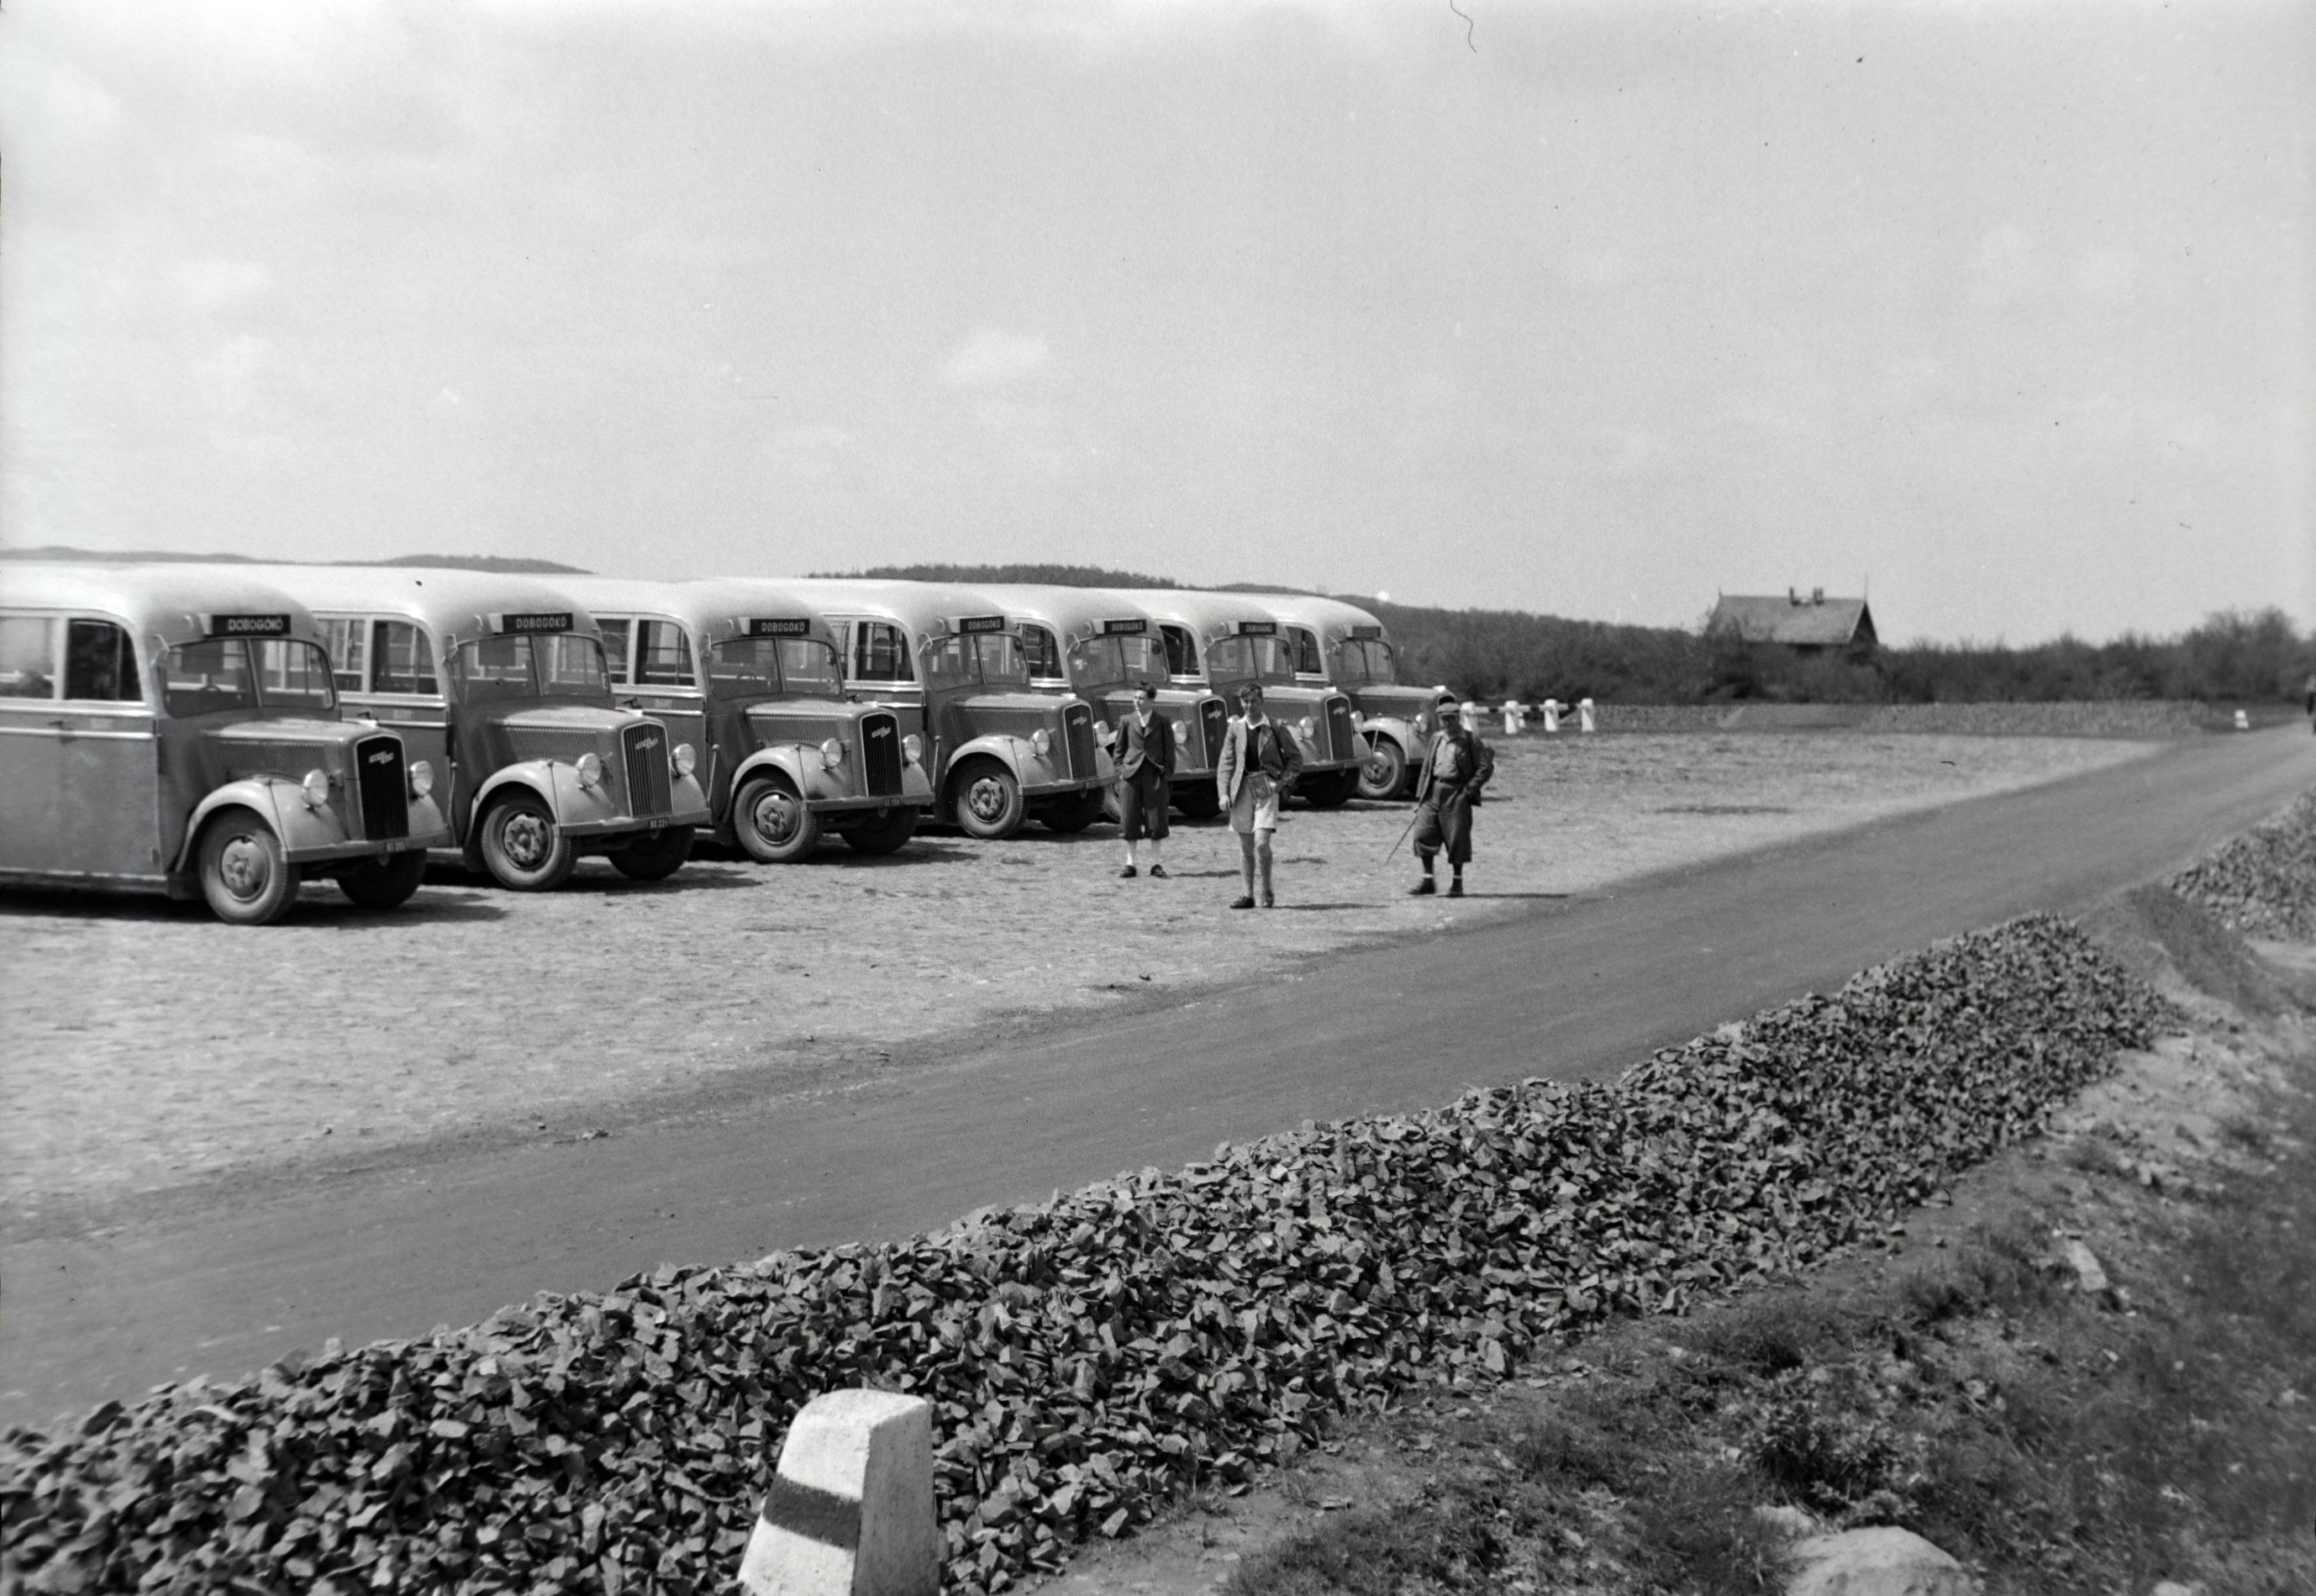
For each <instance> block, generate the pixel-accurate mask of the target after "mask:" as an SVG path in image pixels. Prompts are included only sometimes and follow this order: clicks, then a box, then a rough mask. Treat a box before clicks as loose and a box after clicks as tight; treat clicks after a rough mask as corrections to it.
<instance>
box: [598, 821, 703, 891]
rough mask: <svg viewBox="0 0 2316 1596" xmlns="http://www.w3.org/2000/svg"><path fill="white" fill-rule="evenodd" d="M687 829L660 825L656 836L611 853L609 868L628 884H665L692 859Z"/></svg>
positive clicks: (689, 834) (685, 827) (645, 838)
mask: <svg viewBox="0 0 2316 1596" xmlns="http://www.w3.org/2000/svg"><path fill="white" fill-rule="evenodd" d="M691 840H692V830H691V828H690V827H689V826H662V827H660V831H659V833H658V834H657V835H656V836H654V835H646V836H643V837H639V838H638V839H636V840H635V841H632V842H631V843H629V844H628V845H627V846H626V847H624V848H617V849H613V850H612V854H611V861H612V869H615V870H617V871H618V872H619V873H620V874H621V875H622V876H625V877H626V878H627V879H629V880H631V881H664V880H666V879H668V878H669V876H672V875H674V874H675V873H676V872H677V871H678V870H679V869H683V868H684V860H688V859H689V858H690V857H691Z"/></svg>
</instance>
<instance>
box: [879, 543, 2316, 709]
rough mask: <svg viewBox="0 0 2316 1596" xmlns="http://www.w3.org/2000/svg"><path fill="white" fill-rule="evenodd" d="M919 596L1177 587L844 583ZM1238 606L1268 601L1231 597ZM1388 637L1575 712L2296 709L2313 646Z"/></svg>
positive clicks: (2280, 631) (1475, 629) (2205, 631)
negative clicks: (1688, 707)
mask: <svg viewBox="0 0 2316 1596" xmlns="http://www.w3.org/2000/svg"><path fill="white" fill-rule="evenodd" d="M850 575H858V576H860V577H874V578H886V577H897V578H908V579H911V580H916V581H923V582H955V583H963V584H968V585H970V584H974V583H1010V582H1025V583H1026V582H1041V583H1054V584H1060V585H1063V586H1068V587H1179V586H1181V585H1182V584H1181V583H1177V582H1172V581H1169V580H1167V579H1166V578H1164V577H1160V576H1144V575H1138V574H1136V573H1134V572H1131V571H1113V570H1105V569H1102V568H1099V567H1096V566H1090V565H886V566H879V567H878V568H876V569H873V570H867V571H860V572H858V573H850ZM1235 585H1236V586H1237V587H1238V588H1239V589H1241V590H1243V591H1248V592H1270V593H1279V592H1285V591H1288V590H1286V589H1283V588H1278V587H1269V588H1263V587H1259V586H1257V585H1256V584H1248V583H1239V584H1235ZM1344 596H1346V597H1349V598H1350V602H1352V603H1357V604H1359V605H1360V607H1361V608H1362V609H1365V610H1368V611H1370V612H1372V613H1373V614H1374V616H1375V617H1376V619H1378V620H1379V621H1381V622H1383V624H1384V625H1385V626H1387V627H1389V628H1390V629H1391V637H1392V639H1393V640H1394V641H1395V642H1396V643H1397V644H1398V647H1399V651H1400V660H1401V661H1402V671H1401V674H1402V675H1403V676H1404V677H1405V678H1407V679H1410V680H1413V681H1419V682H1440V683H1444V684H1445V685H1447V686H1448V687H1451V688H1453V689H1456V690H1457V692H1459V693H1467V694H1472V695H1476V696H1477V697H1480V698H1490V699H1495V698H1518V699H1521V700H1523V702H1527V703H1535V702H1537V701H1539V700H1541V699H1543V698H1560V699H1562V700H1564V701H1567V702H1573V701H1575V700H1576V699H1578V698H1596V699H1599V701H1601V702H1602V703H1611V702H1613V703H1626V704H1713V703H1737V702H1743V701H1746V700H1759V701H1762V702H1770V703H1849V704H1857V703H1866V704H1932V703H1941V704H1970V703H1990V702H2004V701H2009V702H2057V701H2068V700H2109V699H2119V698H2181V699H2193V700H2198V701H2201V702H2204V703H2244V704H2251V703H2261V702H2266V701H2273V700H2275V699H2280V698H2289V699H2294V700H2297V699H2299V698H2301V697H2302V694H2303V693H2305V692H2306V691H2307V684H2308V682H2309V680H2310V678H2311V675H2316V632H2311V633H2309V634H2308V635H2307V636H2305V637H2303V636H2302V635H2301V633H2300V632H2299V630H2298V629H2297V628H2296V627H2295V626H2294V625H2293V624H2292V619H2291V617H2290V616H2288V615H2286V614H2285V613H2283V611H2282V610H2280V609H2273V608H2271V609H2264V610H2259V611H2240V610H2223V611H2220V612H2218V613H2214V614H2211V615H2208V616H2207V617H2206V618H2205V619H2204V621H2203V622H2202V623H2201V624H2200V625H2197V626H2195V627H2193V628H2190V629H2189V630H2188V631H2186V632H2180V633H2178V634H2177V635H2176V636H2169V637H2157V636H2150V635H2148V634H2145V633H2141V632H2125V633H2123V634H2122V635H2121V637H2117V638H2114V639H2112V640H2110V641H2105V642H2087V641H2083V639H2080V638H2077V637H2074V636H2071V635H2070V636H2064V637H2060V638H2057V639H2055V641H2050V642H2042V643H2031V644H2027V645H2026V646H2024V647H2013V646H2011V645H2009V644H2005V643H1976V642H1959V643H1933V642H1917V643H1909V644H1906V645H1904V646H1903V647H1891V646H1888V645H1884V646H1883V647H1881V648H1879V649H1877V650H1875V651H1871V652H1869V653H1865V654H1861V655H1841V654H1833V653H1827V654H1818V655H1807V654H1800V653H1797V652H1796V651H1793V650H1790V649H1787V648H1783V647H1780V646H1779V645H1777V644H1774V643H1761V642H1748V641H1745V640H1743V639H1742V638H1738V637H1734V636H1732V635H1729V634H1728V633H1725V632H1710V631H1708V630H1706V628H1705V627H1704V624H1703V623H1702V622H1700V623H1699V624H1698V625H1697V626H1695V627H1693V628H1692V627H1679V626H1624V625H1616V624H1612V623H1610V622H1605V621H1569V620H1563V619H1562V618H1561V617H1559V616H1557V615H1536V614H1531V613H1527V612H1525V611H1521V610H1438V609H1428V608H1424V607H1422V606H1419V605H1416V604H1395V603H1385V602H1383V601H1381V600H1380V599H1362V598H1358V597H1356V596H1353V595H1344Z"/></svg>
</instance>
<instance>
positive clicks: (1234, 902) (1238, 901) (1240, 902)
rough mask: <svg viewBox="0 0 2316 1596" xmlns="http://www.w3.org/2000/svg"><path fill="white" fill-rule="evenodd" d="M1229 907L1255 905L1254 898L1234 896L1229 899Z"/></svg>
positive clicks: (1249, 906) (1250, 906)
mask: <svg viewBox="0 0 2316 1596" xmlns="http://www.w3.org/2000/svg"><path fill="white" fill-rule="evenodd" d="M1230 907H1232V908H1252V907H1255V900H1254V899H1253V898H1232V899H1231V900H1230Z"/></svg>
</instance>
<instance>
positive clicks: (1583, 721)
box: [1576, 698, 1597, 731]
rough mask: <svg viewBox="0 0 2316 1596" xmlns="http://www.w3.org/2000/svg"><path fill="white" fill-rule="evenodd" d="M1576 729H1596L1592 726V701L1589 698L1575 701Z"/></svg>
mask: <svg viewBox="0 0 2316 1596" xmlns="http://www.w3.org/2000/svg"><path fill="white" fill-rule="evenodd" d="M1576 729H1577V730H1579V731H1592V730H1595V729H1597V728H1596V727H1594V726H1593V724H1592V700H1591V699H1590V698H1579V699H1577V700H1576Z"/></svg>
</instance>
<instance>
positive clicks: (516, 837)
mask: <svg viewBox="0 0 2316 1596" xmlns="http://www.w3.org/2000/svg"><path fill="white" fill-rule="evenodd" d="M482 862H483V865H484V867H485V868H486V869H489V871H490V873H491V875H492V876H493V877H494V878H496V879H497V880H498V884H499V885H500V886H501V887H504V888H507V889H508V890H509V891H511V892H546V891H548V890H551V889H552V888H556V887H560V886H562V885H563V882H564V879H565V878H566V877H567V876H569V875H570V874H571V867H572V866H573V865H574V864H576V863H578V862H579V858H578V852H577V850H574V848H573V847H572V846H571V839H570V838H568V837H566V836H565V835H564V834H563V828H562V827H561V826H559V825H557V824H555V811H553V810H551V809H549V808H548V807H547V806H546V800H545V799H543V798H541V797H539V796H538V794H536V793H527V792H521V791H517V792H512V793H506V794H504V795H503V796H501V797H498V798H495V799H493V800H491V803H490V808H489V810H488V811H486V812H484V814H483V817H482Z"/></svg>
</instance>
